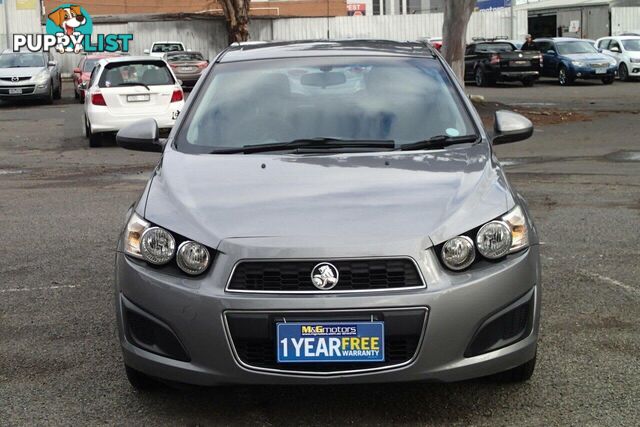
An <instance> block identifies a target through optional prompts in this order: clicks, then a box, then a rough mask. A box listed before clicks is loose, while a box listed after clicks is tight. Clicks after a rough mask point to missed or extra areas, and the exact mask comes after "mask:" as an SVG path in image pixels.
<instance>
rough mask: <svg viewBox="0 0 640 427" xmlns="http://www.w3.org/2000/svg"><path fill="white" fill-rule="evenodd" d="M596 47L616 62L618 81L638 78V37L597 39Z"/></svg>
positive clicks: (639, 58) (639, 53)
mask: <svg viewBox="0 0 640 427" xmlns="http://www.w3.org/2000/svg"><path fill="white" fill-rule="evenodd" d="M597 47H598V49H600V51H601V52H603V53H605V54H607V55H609V56H611V57H612V58H613V59H615V60H616V62H617V64H618V76H619V77H620V80H622V81H628V80H631V79H633V78H636V77H640V37H639V36H619V37H603V38H601V39H598V43H597Z"/></svg>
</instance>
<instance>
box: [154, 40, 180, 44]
mask: <svg viewBox="0 0 640 427" xmlns="http://www.w3.org/2000/svg"><path fill="white" fill-rule="evenodd" d="M162 43H177V44H183V43H182V42H179V41H175V40H174V41H171V40H164V41H157V42H153V43H151V44H162Z"/></svg>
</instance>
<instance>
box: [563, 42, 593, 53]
mask: <svg viewBox="0 0 640 427" xmlns="http://www.w3.org/2000/svg"><path fill="white" fill-rule="evenodd" d="M557 45H558V53H559V54H560V55H573V54H577V53H597V52H598V51H597V49H596V48H595V47H594V46H593V45H592V44H591V43H589V42H584V41H575V42H559V43H557Z"/></svg>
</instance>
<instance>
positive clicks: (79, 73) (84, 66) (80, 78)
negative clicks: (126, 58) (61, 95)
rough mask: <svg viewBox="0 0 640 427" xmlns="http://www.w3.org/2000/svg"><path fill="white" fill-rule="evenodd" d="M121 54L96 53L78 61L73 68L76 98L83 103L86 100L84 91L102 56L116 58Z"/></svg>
mask: <svg viewBox="0 0 640 427" xmlns="http://www.w3.org/2000/svg"><path fill="white" fill-rule="evenodd" d="M117 56H121V55H120V54H115V53H100V54H95V55H93V54H92V55H83V56H82V57H81V58H80V62H78V66H77V67H76V68H74V69H73V92H74V95H75V98H76V99H77V100H79V101H80V102H81V103H82V102H84V91H85V87H86V86H87V84H89V79H90V78H91V71H93V67H94V66H95V65H96V64H97V63H98V61H99V60H101V59H102V58H114V57H117Z"/></svg>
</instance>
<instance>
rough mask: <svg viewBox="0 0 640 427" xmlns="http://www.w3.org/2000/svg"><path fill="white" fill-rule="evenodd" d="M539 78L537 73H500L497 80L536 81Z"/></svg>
mask: <svg viewBox="0 0 640 427" xmlns="http://www.w3.org/2000/svg"><path fill="white" fill-rule="evenodd" d="M538 78H540V72H539V71H502V72H500V74H499V75H498V80H502V81H514V80H523V79H532V80H537V79H538Z"/></svg>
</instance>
